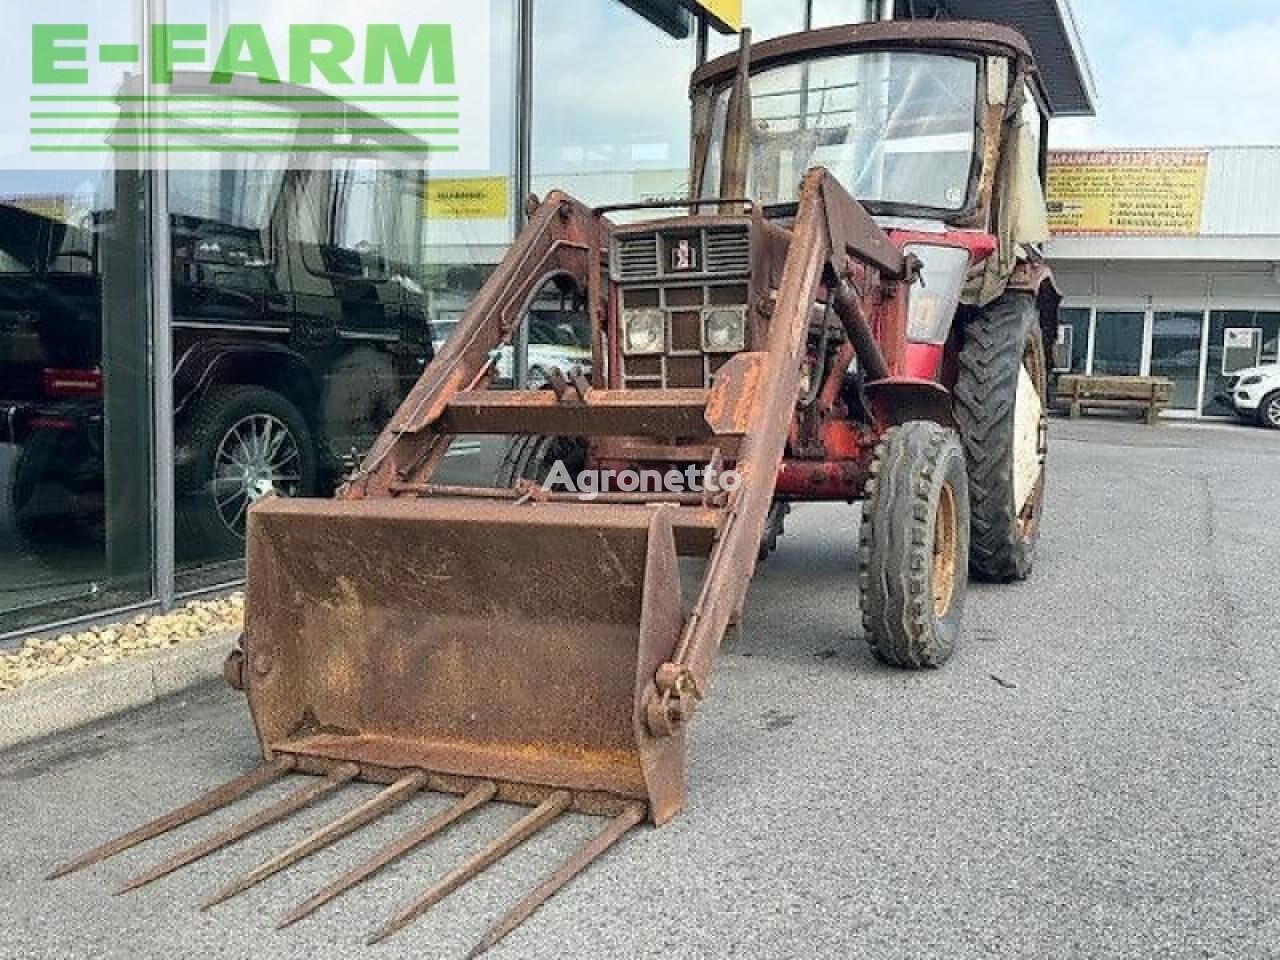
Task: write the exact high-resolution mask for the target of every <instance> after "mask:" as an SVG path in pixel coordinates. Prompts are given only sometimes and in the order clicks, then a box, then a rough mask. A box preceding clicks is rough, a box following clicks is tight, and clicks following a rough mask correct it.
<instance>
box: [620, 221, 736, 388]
mask: <svg viewBox="0 0 1280 960" xmlns="http://www.w3.org/2000/svg"><path fill="white" fill-rule="evenodd" d="M611 267H612V273H613V279H614V280H615V281H616V282H617V283H618V284H619V288H620V300H621V307H622V309H623V310H630V309H636V308H650V309H653V308H657V309H659V310H661V311H662V314H663V317H664V319H665V321H666V322H665V329H666V339H665V344H664V351H663V353H661V354H653V355H649V356H630V357H629V356H625V355H624V356H623V357H622V370H621V373H622V386H623V387H624V388H625V389H631V390H661V389H666V388H680V387H695V388H696V387H707V386H710V384H711V378H712V376H713V375H714V374H715V373H716V371H717V370H719V369H720V368H721V367H722V366H724V363H725V361H727V360H728V359H729V357H730V356H731V354H724V353H714V354H704V353H703V352H702V311H703V309H705V308H707V307H717V306H741V305H744V304H746V303H747V302H748V293H749V289H750V275H751V233H750V227H749V225H748V224H746V223H742V224H732V225H726V226H715V227H695V228H692V229H683V230H682V229H679V228H671V229H666V230H663V231H661V232H660V233H659V232H654V233H647V234H632V235H625V236H620V237H617V238H616V239H615V241H614V245H613V250H612V257H611ZM749 337H750V333H748V338H749ZM747 349H751V344H750V343H748V344H747Z"/></svg>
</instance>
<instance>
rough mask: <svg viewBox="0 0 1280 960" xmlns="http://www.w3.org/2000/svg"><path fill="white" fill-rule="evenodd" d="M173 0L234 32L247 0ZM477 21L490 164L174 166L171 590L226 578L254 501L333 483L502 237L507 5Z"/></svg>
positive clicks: (460, 471) (509, 90)
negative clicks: (484, 39)
mask: <svg viewBox="0 0 1280 960" xmlns="http://www.w3.org/2000/svg"><path fill="white" fill-rule="evenodd" d="M182 2H183V3H184V4H186V5H187V6H188V7H193V14H194V16H195V17H196V19H199V18H201V17H207V16H208V15H209V13H210V12H211V11H212V13H213V14H214V16H215V18H218V19H220V20H222V21H223V22H232V23H234V22H240V21H246V22H251V21H253V20H254V19H255V17H256V16H257V15H258V9H259V6H260V5H257V4H253V3H251V2H249V0H229V2H228V0H212V2H203V0H182ZM406 15H409V13H408V12H407V13H406ZM489 24H490V27H489V29H490V34H491V49H492V50H493V51H495V53H496V54H498V55H495V56H494V57H493V58H492V67H491V74H490V116H489V123H490V130H489V144H490V151H489V155H490V161H489V166H488V168H487V169H466V170H454V169H450V168H449V167H448V166H447V163H448V160H447V159H445V160H441V159H439V157H441V156H447V155H444V154H441V155H432V156H430V157H429V158H428V160H427V161H424V163H423V164H422V166H421V167H420V168H418V169H409V170H406V169H404V163H403V158H402V157H397V158H396V159H394V160H392V161H387V160H380V159H378V157H377V156H376V155H370V154H369V153H364V154H355V153H353V154H352V155H350V156H343V155H340V154H336V153H335V155H334V156H333V157H332V159H331V160H329V161H328V162H325V163H320V164H309V165H308V168H307V169H300V168H294V167H291V166H290V165H289V164H288V162H287V160H286V159H285V157H287V156H288V146H287V145H282V149H281V152H280V153H278V154H277V153H273V154H267V155H264V156H263V157H261V158H253V159H252V160H245V159H243V158H241V157H239V156H234V157H232V156H222V155H217V154H214V155H211V157H210V159H209V160H208V162H207V166H206V167H205V168H202V169H194V170H186V169H184V170H180V171H175V172H174V173H173V174H172V175H171V177H170V191H169V201H170V208H171V209H170V213H171V218H172V225H173V226H172V229H173V305H174V307H173V311H174V312H173V341H174V342H173V350H174V364H175V367H174V375H173V391H174V398H173V399H174V407H175V415H176V418H175V424H174V433H175V445H174V458H175V481H176V482H175V488H176V489H175V499H176V509H177V516H176V524H177V549H178V556H177V564H178V590H179V592H185V591H190V590H194V589H200V588H203V587H207V586H213V585H219V584H223V583H228V582H231V581H234V580H237V579H239V578H240V577H241V576H242V573H243V566H242V565H243V554H244V536H245V520H246V514H247V511H248V507H249V505H250V504H251V503H252V502H253V501H254V500H255V499H257V498H258V497H260V496H262V495H264V494H265V493H267V492H269V491H270V492H276V493H279V494H282V495H285V496H329V495H330V494H332V493H333V491H334V489H335V488H336V486H337V484H338V483H339V482H340V481H341V479H342V477H343V476H344V475H345V474H346V473H347V472H348V471H349V470H350V469H351V468H352V467H353V466H354V465H356V464H357V463H358V462H359V460H360V459H361V457H362V456H363V455H364V453H365V451H367V450H368V449H369V447H370V446H371V444H372V443H373V441H374V440H375V439H376V437H377V435H378V433H379V432H380V431H381V430H382V428H383V427H384V426H385V425H386V423H387V421H388V420H389V419H390V418H391V416H392V415H393V414H394V412H395V410H396V409H397V407H398V406H399V405H400V402H401V401H402V400H403V398H404V397H405V396H406V394H407V393H408V391H409V390H410V389H411V388H412V386H413V385H414V383H415V382H416V381H417V380H418V378H419V376H420V375H421V374H422V371H423V369H424V368H425V366H426V365H427V364H428V363H429V362H430V360H431V358H432V357H433V356H434V354H435V350H436V349H437V348H438V347H439V346H440V345H441V344H442V343H443V342H444V341H445V339H446V338H447V337H448V336H449V334H450V333H451V332H452V330H453V328H454V327H455V326H456V324H457V321H458V318H459V317H460V316H461V314H462V312H463V310H464V309H465V308H466V306H467V305H468V304H469V303H470V301H471V299H472V297H473V296H474V295H475V293H476V291H477V290H478V289H479V288H480V286H481V284H482V283H483V282H484V280H485V279H486V278H487V277H488V275H489V274H490V272H491V271H492V269H493V266H494V265H495V264H496V263H497V262H498V260H499V259H500V258H501V257H502V255H503V253H504V252H505V249H506V247H507V245H508V244H509V243H510V242H511V239H512V236H513V229H514V220H515V218H514V211H515V203H514V191H515V159H514V139H515V133H514V132H515V68H514V65H513V63H512V58H511V57H509V56H504V55H502V53H503V52H504V51H510V50H511V49H512V46H513V38H514V3H513V2H512V0H493V2H491V3H490V4H489ZM282 109H287V108H282ZM299 109H305V108H299ZM347 109H348V111H349V112H350V113H351V114H352V115H353V116H354V115H356V114H359V113H361V112H362V111H363V112H365V113H373V112H376V111H377V109H378V108H377V107H376V105H370V104H369V103H365V102H360V101H359V98H357V100H356V101H353V102H352V103H350V104H348V105H347ZM295 125H296V122H295ZM424 156H427V155H426V154H425V153H424ZM474 452H475V450H474V448H473V446H472V445H471V444H469V443H467V444H459V445H458V448H457V450H456V451H455V453H454V455H452V456H451V459H450V464H449V465H450V468H451V471H452V473H453V474H454V479H455V481H462V480H473V479H478V478H477V477H475V476H471V475H472V474H480V473H488V474H489V475H490V476H491V475H492V470H491V469H486V468H483V467H480V466H476V465H474V464H473V460H474V458H473V457H472V454H473V453H474Z"/></svg>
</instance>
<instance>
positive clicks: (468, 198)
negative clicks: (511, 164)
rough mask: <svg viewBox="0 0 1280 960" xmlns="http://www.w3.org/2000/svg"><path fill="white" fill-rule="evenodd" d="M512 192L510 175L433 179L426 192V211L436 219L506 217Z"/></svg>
mask: <svg viewBox="0 0 1280 960" xmlns="http://www.w3.org/2000/svg"><path fill="white" fill-rule="evenodd" d="M510 196H511V181H510V180H509V179H508V178H507V177H458V178H450V179H435V178H433V179H431V180H429V181H427V184H426V186H425V187H424V188H423V193H422V212H423V214H424V215H425V216H426V217H427V218H428V219H432V220H505V219H506V218H507V214H508V210H509V203H508V198H509V197H510Z"/></svg>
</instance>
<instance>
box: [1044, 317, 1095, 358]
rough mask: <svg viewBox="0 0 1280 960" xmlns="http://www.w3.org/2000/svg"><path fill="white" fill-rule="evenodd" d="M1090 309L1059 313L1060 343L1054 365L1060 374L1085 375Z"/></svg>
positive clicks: (1056, 348) (1055, 352)
mask: <svg viewBox="0 0 1280 960" xmlns="http://www.w3.org/2000/svg"><path fill="white" fill-rule="evenodd" d="M1089 314H1090V311H1089V308H1088V307H1064V308H1063V309H1061V310H1059V311H1058V343H1057V344H1056V346H1055V350H1054V356H1053V361H1054V363H1053V365H1054V367H1055V369H1057V370H1058V371H1059V372H1060V373H1084V372H1085V370H1086V365H1087V363H1088V359H1089Z"/></svg>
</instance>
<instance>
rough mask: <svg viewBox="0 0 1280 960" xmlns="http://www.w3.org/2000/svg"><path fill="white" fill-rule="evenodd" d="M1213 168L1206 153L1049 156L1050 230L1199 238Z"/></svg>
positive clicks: (1112, 152) (1071, 153) (1111, 152)
mask: <svg viewBox="0 0 1280 960" xmlns="http://www.w3.org/2000/svg"><path fill="white" fill-rule="evenodd" d="M1208 170H1209V154H1208V153H1206V152H1204V151H1202V150H1101V151H1094V152H1075V151H1062V152H1053V153H1050V155H1049V178H1048V184H1047V188H1048V190H1047V192H1048V198H1049V226H1050V228H1051V229H1052V230H1053V232H1054V233H1077V234H1094V235H1103V236H1195V235H1196V234H1198V233H1199V232H1200V218H1201V212H1202V210H1203V207H1204V188H1205V181H1206V179H1207V175H1208Z"/></svg>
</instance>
